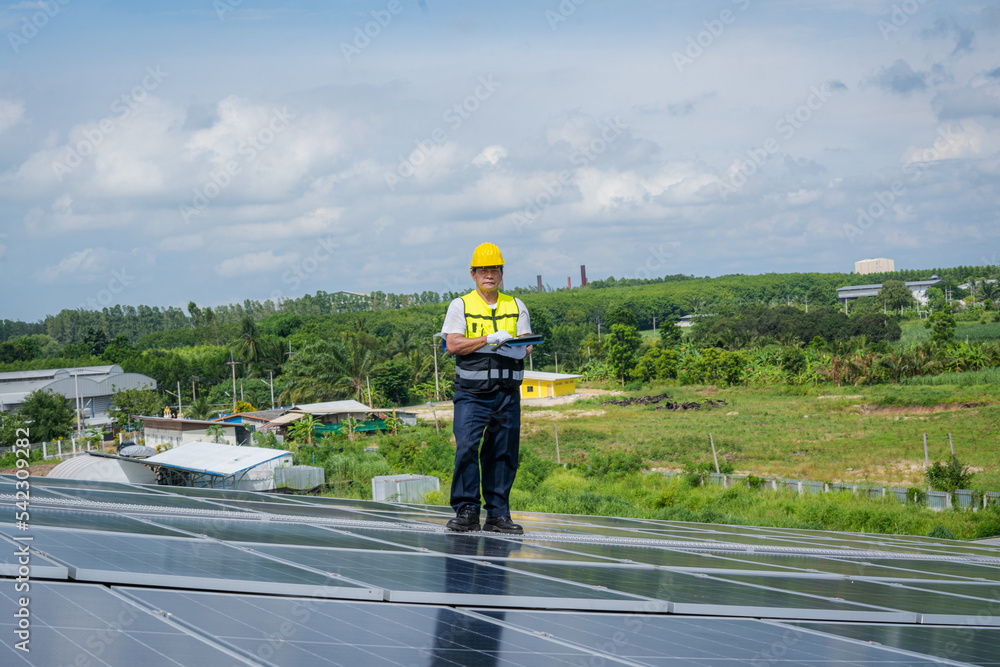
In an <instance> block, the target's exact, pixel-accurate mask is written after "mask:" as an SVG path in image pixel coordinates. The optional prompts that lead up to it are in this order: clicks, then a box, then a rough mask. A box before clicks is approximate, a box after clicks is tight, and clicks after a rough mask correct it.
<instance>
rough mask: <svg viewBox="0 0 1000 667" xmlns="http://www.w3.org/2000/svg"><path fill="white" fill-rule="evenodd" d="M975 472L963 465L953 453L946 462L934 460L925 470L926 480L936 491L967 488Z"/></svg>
mask: <svg viewBox="0 0 1000 667" xmlns="http://www.w3.org/2000/svg"><path fill="white" fill-rule="evenodd" d="M974 476H975V473H973V472H970V471H969V466H967V465H963V464H962V462H961V461H959V460H958V457H956V456H955V455H954V454H952V455H951V458H950V459H949V460H948V463H941V462H940V461H935V462H934V465H932V466H931V467H930V469H929V470H928V471H927V481H928V482H929V483H930V485H931V488H932V489H934V490H936V491H947V492H949V493H951V492H952V491H954V490H955V489H967V488H969V484H970V482H972V478H973V477H974Z"/></svg>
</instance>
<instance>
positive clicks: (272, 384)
mask: <svg viewBox="0 0 1000 667" xmlns="http://www.w3.org/2000/svg"><path fill="white" fill-rule="evenodd" d="M267 374H268V376H269V377H270V378H271V381H270V382H268V381H267V380H265V379H264V378H258V379H259V380H260V381H261V382H263V383H264V384H266V385H267V386H268V387H270V388H271V409H272V410H274V371H268V372H267Z"/></svg>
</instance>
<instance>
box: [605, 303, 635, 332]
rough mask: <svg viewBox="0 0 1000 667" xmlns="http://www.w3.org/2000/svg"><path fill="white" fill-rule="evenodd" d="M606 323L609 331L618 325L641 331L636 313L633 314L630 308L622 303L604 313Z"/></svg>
mask: <svg viewBox="0 0 1000 667" xmlns="http://www.w3.org/2000/svg"><path fill="white" fill-rule="evenodd" d="M604 323H605V324H606V325H607V327H608V330H609V331H610V330H611V328H612V327H613V326H615V325H616V324H621V325H622V326H626V327H632V328H633V329H636V330H638V329H639V320H638V318H636V316H635V313H633V312H632V310H631V309H630V308H628V307H627V306H625V305H622V304H620V303H616V304H615V305H613V306H611V307H610V308H608V310H607V312H606V313H604Z"/></svg>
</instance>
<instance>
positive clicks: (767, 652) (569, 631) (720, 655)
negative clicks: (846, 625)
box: [475, 610, 914, 667]
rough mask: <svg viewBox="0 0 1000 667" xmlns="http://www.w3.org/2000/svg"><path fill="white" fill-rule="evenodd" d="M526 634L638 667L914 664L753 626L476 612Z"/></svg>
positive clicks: (866, 648) (793, 631)
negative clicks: (563, 643)
mask: <svg viewBox="0 0 1000 667" xmlns="http://www.w3.org/2000/svg"><path fill="white" fill-rule="evenodd" d="M475 613H477V614H481V615H483V616H486V617H487V618H494V619H496V620H499V621H502V622H503V623H505V624H508V625H514V626H516V627H519V628H522V629H524V630H526V631H529V632H535V633H544V635H545V636H547V637H552V638H553V639H558V640H561V641H565V642H568V643H569V644H571V645H576V646H580V647H583V648H587V649H590V650H593V651H599V652H602V653H605V654H609V655H614V656H617V657H621V658H624V659H627V660H629V661H630V662H631V663H636V664H640V665H656V666H660V665H662V666H664V667H666V666H672V665H678V664H680V665H771V664H782V665H807V666H812V665H829V664H831V663H839V664H851V665H873V664H878V665H913V664H914V659H913V657H912V655H906V654H902V653H899V652H895V651H890V650H886V649H885V648H883V647H880V646H873V645H865V644H862V643H860V642H853V641H843V640H842V639H840V638H838V637H837V636H836V635H832V636H831V635H828V634H827V635H824V634H820V633H818V632H803V631H802V630H800V629H798V628H790V627H788V626H785V625H782V624H780V623H768V622H764V621H757V620H749V619H720V618H683V617H667V616H651V615H640V614H629V615H625V614H604V613H591V614H580V613H573V612H555V611H547V612H542V611H521V610H504V611H493V610H478V611H476V612H475Z"/></svg>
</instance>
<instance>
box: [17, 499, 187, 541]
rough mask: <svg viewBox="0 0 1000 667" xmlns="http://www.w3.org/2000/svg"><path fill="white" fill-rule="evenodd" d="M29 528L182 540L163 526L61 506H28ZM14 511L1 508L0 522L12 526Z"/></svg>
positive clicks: (121, 516)
mask: <svg viewBox="0 0 1000 667" xmlns="http://www.w3.org/2000/svg"><path fill="white" fill-rule="evenodd" d="M29 509H30V512H29V515H30V517H31V518H30V524H29V525H31V526H48V527H50V528H79V529H87V530H110V531H114V532H119V533H131V534H136V535H173V536H174V537H183V534H182V533H180V532H178V531H176V530H171V529H170V528H167V527H164V526H157V525H153V524H150V523H148V522H145V521H142V520H139V519H136V518H133V517H130V516H127V515H124V514H115V513H111V512H97V511H93V510H80V509H72V508H67V509H64V508H62V507H58V506H57V507H46V506H44V505H41V504H38V503H34V504H32V505H31V506H30V508H29ZM15 512H16V508H14V507H13V506H2V505H0V522H5V523H10V524H14V520H15Z"/></svg>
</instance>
